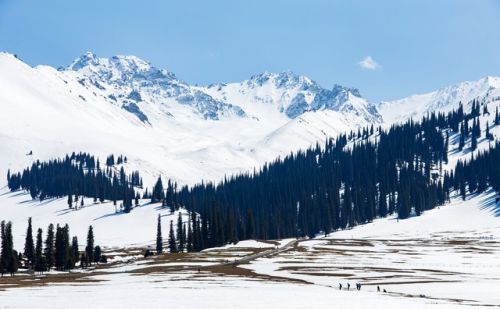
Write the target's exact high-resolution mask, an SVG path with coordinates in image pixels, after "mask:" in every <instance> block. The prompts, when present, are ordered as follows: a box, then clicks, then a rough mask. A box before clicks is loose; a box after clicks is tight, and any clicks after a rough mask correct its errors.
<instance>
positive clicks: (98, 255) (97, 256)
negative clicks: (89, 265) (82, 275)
mask: <svg viewBox="0 0 500 309" xmlns="http://www.w3.org/2000/svg"><path fill="white" fill-rule="evenodd" d="M101 258H102V252H101V247H100V246H95V248H94V262H95V263H96V264H99V262H100V261H101Z"/></svg>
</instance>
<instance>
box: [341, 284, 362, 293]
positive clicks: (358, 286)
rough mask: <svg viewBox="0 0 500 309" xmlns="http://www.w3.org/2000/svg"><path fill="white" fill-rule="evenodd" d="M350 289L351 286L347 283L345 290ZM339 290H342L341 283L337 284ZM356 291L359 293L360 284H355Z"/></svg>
mask: <svg viewBox="0 0 500 309" xmlns="http://www.w3.org/2000/svg"><path fill="white" fill-rule="evenodd" d="M350 289H351V284H350V283H347V290H348V291H349V290H350ZM339 290H342V283H339ZM356 290H358V291H361V283H356Z"/></svg>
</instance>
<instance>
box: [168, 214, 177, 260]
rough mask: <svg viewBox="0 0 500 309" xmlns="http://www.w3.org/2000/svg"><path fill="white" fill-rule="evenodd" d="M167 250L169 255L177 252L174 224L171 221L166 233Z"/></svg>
mask: <svg viewBox="0 0 500 309" xmlns="http://www.w3.org/2000/svg"><path fill="white" fill-rule="evenodd" d="M168 249H169V250H170V253H177V252H179V251H178V250H177V242H176V240H175V233H174V222H173V221H172V220H170V230H169V232H168Z"/></svg>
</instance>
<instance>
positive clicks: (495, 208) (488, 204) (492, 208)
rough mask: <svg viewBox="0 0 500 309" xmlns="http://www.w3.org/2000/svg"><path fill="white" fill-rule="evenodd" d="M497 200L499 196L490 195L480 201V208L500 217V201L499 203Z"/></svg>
mask: <svg viewBox="0 0 500 309" xmlns="http://www.w3.org/2000/svg"><path fill="white" fill-rule="evenodd" d="M497 198H498V195H497V194H493V195H490V194H488V195H487V196H485V197H483V198H482V199H481V201H479V208H480V209H481V210H487V211H489V212H491V213H492V214H493V215H494V216H495V217H500V201H499V202H497V201H496V199H497Z"/></svg>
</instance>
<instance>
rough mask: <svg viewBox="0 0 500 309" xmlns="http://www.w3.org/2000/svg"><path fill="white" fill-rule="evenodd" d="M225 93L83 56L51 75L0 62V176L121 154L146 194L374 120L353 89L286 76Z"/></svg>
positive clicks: (248, 165)
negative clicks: (82, 154)
mask: <svg viewBox="0 0 500 309" xmlns="http://www.w3.org/2000/svg"><path fill="white" fill-rule="evenodd" d="M221 87H222V86H221ZM227 87H229V88H227V90H225V91H224V92H221V91H216V89H215V88H214V87H195V86H191V85H189V84H187V83H185V82H183V81H181V80H180V79H178V78H177V77H176V76H175V75H174V74H173V73H172V72H169V71H167V70H162V69H157V68H155V67H153V66H152V65H150V64H149V63H147V62H146V61H143V60H141V59H139V58H137V57H134V56H115V57H111V58H109V59H107V58H98V57H97V56H96V55H94V54H92V53H86V54H84V55H82V56H81V57H79V58H78V59H76V60H75V61H74V62H73V63H72V64H70V65H69V66H68V67H66V68H61V69H59V70H56V69H54V68H52V67H49V66H37V67H35V68H32V67H30V66H28V65H26V64H25V63H23V62H22V61H20V60H19V59H17V58H15V57H14V56H13V55H10V54H6V53H0V110H1V111H2V113H0V144H1V146H2V147H1V149H0V171H3V173H6V170H7V169H8V168H11V169H13V170H19V169H21V168H23V167H25V166H27V165H29V164H30V162H31V161H32V160H35V159H41V160H46V159H49V158H54V157H61V156H63V155H64V154H66V153H70V152H73V151H86V152H90V153H92V154H95V155H97V156H99V157H101V158H103V157H104V156H106V155H108V154H110V153H115V154H125V155H127V157H128V158H129V163H128V164H127V166H126V168H129V169H138V170H140V171H141V172H142V174H143V175H144V180H145V183H146V184H149V185H150V184H151V183H152V181H153V180H154V179H155V178H156V177H157V175H158V174H163V175H165V177H169V178H173V179H176V180H178V181H180V182H181V183H188V184H192V183H194V182H198V181H200V180H201V179H212V180H213V179H220V178H222V177H223V176H224V174H229V173H235V172H239V171H244V170H251V169H253V168H254V167H256V166H259V165H261V164H263V163H264V162H266V161H268V160H272V159H273V158H275V157H277V156H279V155H283V154H286V153H289V152H290V151H293V150H297V149H299V148H303V147H307V146H309V145H311V144H314V143H316V142H317V141H320V142H323V141H324V139H325V138H326V136H334V135H336V134H337V133H338V132H341V131H345V130H347V129H352V128H356V127H358V126H364V125H367V124H369V123H372V122H379V121H380V117H379V116H378V113H376V109H375V107H374V105H372V104H371V103H369V102H367V101H366V100H365V99H363V98H361V97H360V95H359V93H358V92H357V90H354V89H348V88H343V87H341V86H335V87H334V88H333V90H325V89H323V88H321V87H320V86H319V85H318V84H317V83H315V82H313V81H311V80H310V79H308V78H306V77H303V76H297V75H294V74H292V73H290V72H286V73H281V74H270V73H265V74H261V75H259V76H258V77H257V76H254V77H252V78H251V79H250V80H248V81H245V82H242V83H237V84H234V85H231V86H227ZM238 87H240V88H238ZM237 88H238V89H237ZM221 89H222V88H221ZM224 89H225V88H224ZM229 89H234V91H233V93H234V95H233V96H232V97H230V98H228V97H227V95H226V96H224V95H223V93H226V92H228V91H229ZM237 94H241V95H237ZM300 96H303V97H304V98H307V99H305V101H306V103H304V104H306V106H302V107H300V108H297V106H299V105H300V104H299V105H296V104H295V103H293V102H297V100H298V99H297V97H300ZM249 97H252V98H253V99H252V100H247V99H248V98H249ZM289 98H290V99H291V101H289ZM266 100H267V101H266ZM294 100H295V101H294ZM294 104H295V105H294ZM292 111H293V113H292ZM373 111H374V115H375V116H373V115H371V112H373ZM30 151H33V156H26V155H25V154H26V153H29V152H30ZM0 173H2V172H0ZM1 179H2V180H0V185H3V184H4V181H5V180H4V178H3V177H2V178H1Z"/></svg>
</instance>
